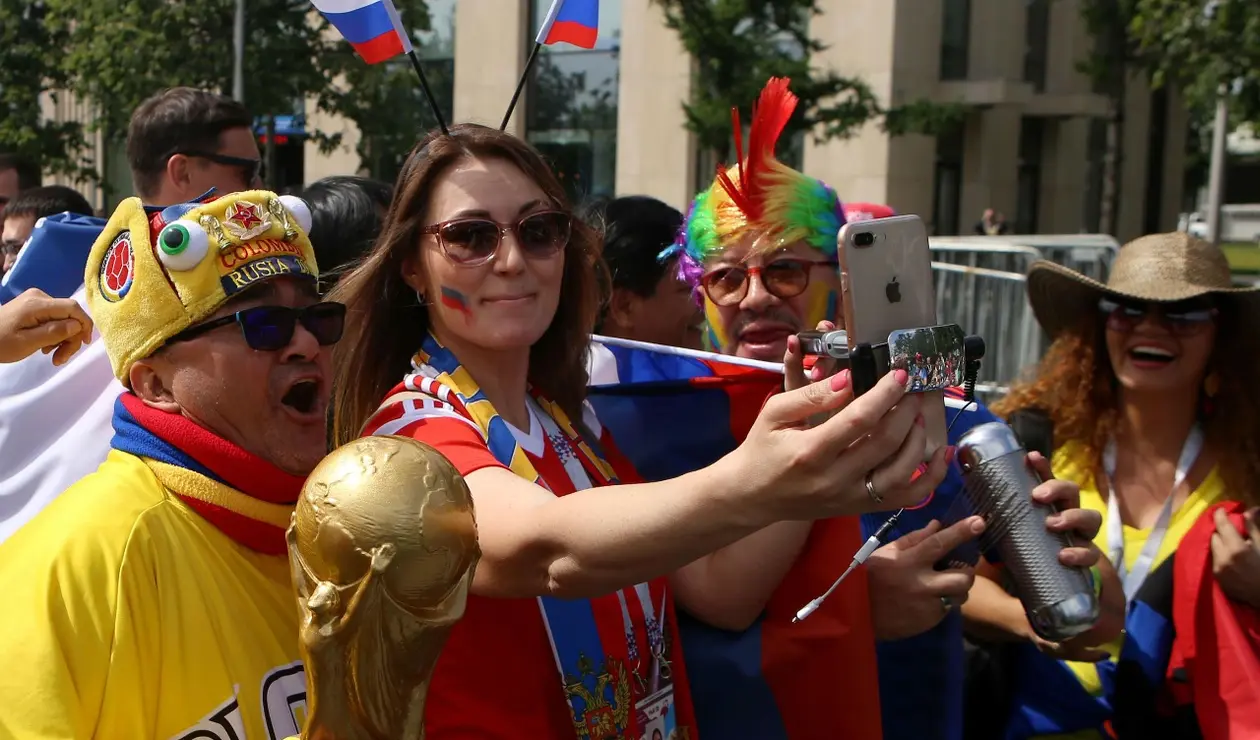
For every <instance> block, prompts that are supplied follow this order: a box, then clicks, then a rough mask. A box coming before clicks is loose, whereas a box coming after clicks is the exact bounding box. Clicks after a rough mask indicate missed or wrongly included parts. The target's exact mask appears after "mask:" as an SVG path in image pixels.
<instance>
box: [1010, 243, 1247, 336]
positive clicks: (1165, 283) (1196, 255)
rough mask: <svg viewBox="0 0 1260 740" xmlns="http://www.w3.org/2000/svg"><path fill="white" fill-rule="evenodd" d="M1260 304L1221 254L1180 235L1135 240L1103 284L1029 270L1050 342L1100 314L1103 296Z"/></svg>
mask: <svg viewBox="0 0 1260 740" xmlns="http://www.w3.org/2000/svg"><path fill="white" fill-rule="evenodd" d="M1214 294H1218V295H1230V296H1234V297H1236V298H1238V299H1241V300H1245V301H1247V302H1249V303H1250V302H1252V301H1257V299H1260V287H1248V288H1238V287H1235V286H1234V282H1233V279H1232V277H1231V276H1230V272H1229V261H1228V260H1226V259H1225V253H1224V252H1222V251H1221V250H1220V249H1218V248H1217V247H1214V246H1212V244H1210V243H1208V242H1206V241H1203V240H1202V239H1196V238H1195V237H1192V236H1190V235H1189V234H1186V233H1183V232H1179V231H1178V232H1173V233H1170V234H1151V235H1149V236H1143V237H1139V238H1137V239H1134V240H1133V241H1131V242H1129V243H1128V244H1126V245H1124V246H1123V247H1121V248H1120V252H1119V253H1118V254H1117V255H1116V259H1115V261H1114V262H1113V263H1112V265H1111V274H1110V275H1109V276H1108V278H1107V282H1106V284H1103V283H1100V282H1098V281H1097V280H1094V279H1093V278H1089V277H1086V276H1085V275H1082V274H1080V273H1079V272H1076V271H1075V270H1069V269H1068V268H1066V267H1064V266H1063V265H1060V264H1056V263H1054V262H1049V261H1046V260H1041V261H1039V262H1036V263H1034V264H1033V266H1032V268H1031V269H1030V270H1029V271H1028V302H1029V303H1030V304H1032V310H1033V315H1034V316H1036V317H1037V323H1039V324H1041V327H1042V328H1043V329H1045V330H1046V333H1047V334H1049V335H1050V337H1051V338H1053V337H1056V336H1058V334H1059V332H1061V331H1063V330H1064V329H1066V328H1068V327H1072V326H1079V325H1080V323H1081V322H1082V321H1086V320H1088V317H1089V315H1090V314H1093V315H1094V316H1097V315H1098V301H1099V300H1100V299H1102V298H1104V297H1106V298H1113V299H1119V300H1126V299H1127V300H1130V301H1143V302H1151V303H1174V302H1177V301H1184V300H1188V299H1190V298H1198V297H1200V296H1205V295H1214Z"/></svg>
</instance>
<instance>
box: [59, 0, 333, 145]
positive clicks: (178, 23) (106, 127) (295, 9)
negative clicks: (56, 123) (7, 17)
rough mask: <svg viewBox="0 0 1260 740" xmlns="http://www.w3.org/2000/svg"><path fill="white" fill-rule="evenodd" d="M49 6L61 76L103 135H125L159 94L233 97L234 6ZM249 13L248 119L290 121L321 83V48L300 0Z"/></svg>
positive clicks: (261, 0)
mask: <svg viewBox="0 0 1260 740" xmlns="http://www.w3.org/2000/svg"><path fill="white" fill-rule="evenodd" d="M47 2H48V6H49V14H48V22H49V25H50V27H54V28H56V29H57V30H58V32H61V33H65V34H66V35H67V36H68V39H69V44H68V45H67V46H66V48H65V51H64V57H63V61H62V65H63V68H64V70H65V72H66V74H67V75H68V76H69V79H70V81H71V84H72V87H73V89H74V90H75V92H76V93H78V94H80V95H82V96H84V97H85V98H87V99H88V100H90V101H91V102H92V103H94V104H95V105H96V106H97V109H98V119H97V121H98V126H99V127H100V128H101V129H102V130H103V131H105V132H107V133H108V134H110V135H119V134H122V133H124V132H125V131H126V127H127V121H128V120H129V118H130V116H131V112H132V111H133V110H134V109H135V108H136V107H137V106H138V105H139V104H140V103H141V102H142V101H144V99H145V98H147V97H149V96H150V95H153V94H154V93H155V92H158V91H160V90H162V89H164V88H168V87H175V86H179V85H187V86H190V87H200V88H206V89H217V90H222V91H224V92H230V91H231V89H232V24H233V19H234V17H235V2H234V0H127V1H126V2H119V1H118V0H47ZM247 8H248V10H247V12H248V15H247V22H246V31H245V48H246V55H245V102H246V104H247V105H248V106H249V108H250V110H251V112H253V113H254V114H255V115H260V116H261V115H285V114H293V113H295V112H296V109H297V108H298V106H299V105H300V104H301V101H302V98H303V96H304V95H306V94H307V93H310V92H313V91H317V90H319V89H320V88H322V87H323V86H324V84H325V80H324V76H323V74H322V73H321V70H320V69H319V68H318V67H317V65H316V64H315V57H316V55H317V54H318V53H319V52H321V51H322V50H323V47H324V45H326V44H328V43H329V41H327V40H325V39H323V38H321V30H322V25H321V24H318V23H312V22H311V21H312V16H311V12H310V11H311V5H310V3H308V2H305V1H304V0H251V1H250V3H249V4H248V6H247Z"/></svg>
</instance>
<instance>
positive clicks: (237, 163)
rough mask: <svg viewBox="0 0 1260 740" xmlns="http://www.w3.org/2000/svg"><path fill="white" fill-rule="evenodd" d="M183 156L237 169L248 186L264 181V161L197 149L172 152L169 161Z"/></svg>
mask: <svg viewBox="0 0 1260 740" xmlns="http://www.w3.org/2000/svg"><path fill="white" fill-rule="evenodd" d="M176 154H182V155H184V156H185V157H197V158H198V159H208V160H210V161H211V162H214V163H215V164H221V165H223V166H224V167H236V168H237V169H239V170H240V171H241V177H244V178H245V184H246V185H253V184H254V183H256V182H260V181H261V180H262V171H263V161H262V160H261V159H245V158H244V157H229V156H228V155H226V154H215V153H214V152H203V151H199V150H196V149H180V150H179V151H175V152H171V153H170V155H169V156H168V157H167V159H170V158H171V157H173V156H175V155H176Z"/></svg>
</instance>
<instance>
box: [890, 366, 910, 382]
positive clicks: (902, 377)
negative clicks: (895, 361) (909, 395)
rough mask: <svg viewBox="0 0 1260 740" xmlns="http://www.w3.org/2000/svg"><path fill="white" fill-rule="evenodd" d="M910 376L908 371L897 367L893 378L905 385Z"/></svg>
mask: <svg viewBox="0 0 1260 740" xmlns="http://www.w3.org/2000/svg"><path fill="white" fill-rule="evenodd" d="M909 377H910V375H909V373H907V372H906V371H905V370H902V369H901V368H897V369H896V370H894V371H893V380H896V381H897V385H905V384H906V380H907V379H908V378H909Z"/></svg>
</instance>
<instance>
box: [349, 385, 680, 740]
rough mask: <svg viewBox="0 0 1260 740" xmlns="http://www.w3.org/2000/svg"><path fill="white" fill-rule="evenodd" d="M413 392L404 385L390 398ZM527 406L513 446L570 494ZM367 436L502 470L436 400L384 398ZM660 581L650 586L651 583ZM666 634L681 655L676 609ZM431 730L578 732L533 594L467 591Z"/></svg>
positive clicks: (434, 697)
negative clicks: (526, 420) (406, 440)
mask: <svg viewBox="0 0 1260 740" xmlns="http://www.w3.org/2000/svg"><path fill="white" fill-rule="evenodd" d="M408 391H409V389H408V388H407V386H406V385H402V384H400V385H399V386H397V387H396V388H395V389H394V390H393V391H391V392H390V395H391V396H392V395H394V394H396V393H407V392H408ZM411 395H413V396H414V395H418V394H411ZM529 411H530V418H531V422H532V423H531V425H530V431H529V432H525V431H522V430H520V429H517V428H515V427H511V425H509V428H510V429H511V431H512V434H513V436H514V437H515V438H516V441H517V444H518V445H520V448H521V450H522V451H523V452H524V453H525V455H526V456H527V457H528V458H529V461H530V463H532V464H533V466H534V469H535V470H536V471H537V472H538V475H539V477H540V478H541V479H542V480H543V481H544V482H545V483H546V484H547V486H548V487H549V488H550V489H551V490H552V491H553V492H554V493H555V494H556V495H557V496H564V495H566V494H569V493H573V491H574V488H573V482H572V480H571V479H570V478H569V474H568V473H567V472H566V471H565V467H564V463H563V461H562V460H561V458H560V456H559V454H557V447H556V445H555V443H554V442H553V441H552V440H551V439H550V438H548V436H547V435H546V434H544V432H543V425H542V423H541V422H540V421H539V419H538V415H539V414H541V413H543V412H542V411H541V410H540V409H539V408H538V406H537V404H535V403H534V402H533V400H532V399H531V400H530V401H529ZM582 420H583V422H584V423H585V424H586V427H587V428H588V429H589V430H591V431H592V433H593V434H595V435H596V436H597V437H598V438H599V440H600V444H601V446H602V448H603V453H604V458H605V459H606V460H607V461H608V463H609V464H610V465H612V467H613V469H614V470H615V471H616V473H617V477H618V479H620V480H621V481H622V482H623V483H634V482H638V481H639V478H638V476H637V475H636V474H635V472H634V468H633V466H631V465H630V463H629V462H628V461H627V460H626V459H625V457H623V456H622V455H621V453H620V452H619V451H618V450H617V448H616V447H615V446H614V445H613V442H612V439H611V437H610V436H609V435H608V433H607V431H606V430H604V429H603V428H602V427H601V425H600V424H599V421H598V419H597V418H596V417H595V413H594V411H593V410H592V409H590V408H589V406H587V407H584V413H583V418H582ZM363 434H364V435H365V436H366V435H371V434H394V435H400V436H406V437H411V438H412V439H415V440H418V441H420V442H423V443H425V444H427V445H430V446H432V447H433V448H435V449H436V450H437V451H438V452H440V453H442V454H443V455H444V456H446V458H447V459H449V460H450V461H451V463H452V464H454V466H455V468H456V469H457V470H458V471H459V473H460V475H465V476H466V475H468V474H470V473H472V472H474V471H476V470H480V469H482V468H486V467H504V466H503V465H502V464H501V463H499V461H498V460H496V459H495V457H494V455H493V454H491V452H490V450H489V448H488V447H487V445H486V441H485V439H484V438H483V437H482V434H481V431H480V430H479V429H478V428H477V427H476V426H475V425H474V424H473V422H472V421H470V420H469V419H467V418H466V417H464V416H461V415H460V414H459V413H458V412H456V411H455V410H454V409H453V407H451V406H449V405H447V404H445V403H443V402H441V401H438V400H436V399H432V398H408V399H405V400H402V401H399V402H396V403H391V404H388V405H387V406H385V407H384V408H383V409H382V410H381V411H379V412H378V413H377V414H376V416H374V417H373V418H372V419H371V420H370V421H369V422H368V424H367V425H366V426H365V427H364V430H363ZM567 444H568V443H567V441H566V442H565V445H566V446H567ZM505 469H506V468H505ZM661 580H663V579H661ZM656 585H658V584H657V582H654V583H653V587H655V586H656ZM671 603H672V602H671ZM631 618H632V619H633V620H634V621H635V623H636V625H638V626H637V628H636V629H643V625H642V620H643V615H642V613H641V612H638V611H637V610H636V611H635V613H634V614H632V615H631ZM666 635H668V636H669V639H672V640H674V645H673V654H674V655H675V656H679V655H681V654H682V653H681V649H680V647H679V645H678V642H677V629H676V620H675V619H674V615H673V613H672V609H671V610H670V613H669V615H668V623H667V625H666ZM673 666H674V668H673V670H674V672H675V674H676V677H675V681H674V687H675V689H674V690H675V699H676V701H677V703H678V708H679V711H680V713H683V716H682V717H681V718H680V719H681V720H684V721H685V723H686V724H688V725H692V726H694V724H695V722H694V720H693V719H692V717H691V709H690V705H691V702H690V697H689V695H688V692H687V681H686V672H685V671H684V670H683V669H682V661H681V660H675V662H674V663H673ZM425 731H426V736H427V738H428V740H448V739H450V738H460V739H462V738H478V739H502V740H509V739H510V740H516V739H517V738H547V740H552V739H553V738H556V739H558V740H565V739H566V738H572V737H574V734H575V733H574V719H573V714H572V712H571V710H570V708H569V704H568V702H567V700H566V696H565V692H564V691H563V690H562V686H561V682H560V677H559V675H557V672H556V659H555V657H554V654H553V652H552V648H551V643H550V641H549V640H548V635H547V630H546V627H545V624H544V622H543V618H542V614H541V611H540V609H539V602H538V600H537V599H532V598H530V599H496V598H487V597H482V596H476V595H470V596H469V597H468V606H467V609H466V611H465V612H464V616H463V618H462V619H461V620H460V621H459V622H457V623H456V624H455V627H454V628H453V629H452V631H451V636H450V639H449V640H448V641H447V643H446V646H445V647H444V648H443V649H442V654H441V655H440V656H439V658H438V662H437V666H436V668H435V669H434V674H433V681H432V683H431V684H430V687H429V694H428V699H427V701H426V706H425ZM648 740H652V739H651V738H648ZM679 740H682V739H681V738H680V739H679ZM692 740H695V738H694V737H693V738H692Z"/></svg>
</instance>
